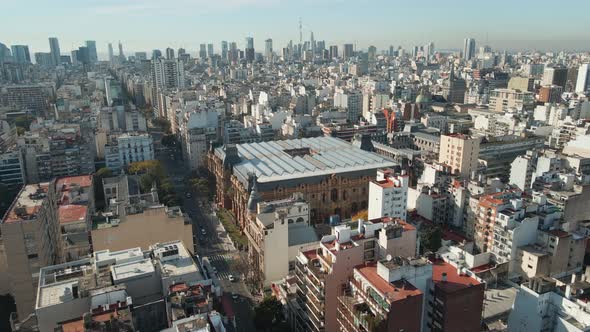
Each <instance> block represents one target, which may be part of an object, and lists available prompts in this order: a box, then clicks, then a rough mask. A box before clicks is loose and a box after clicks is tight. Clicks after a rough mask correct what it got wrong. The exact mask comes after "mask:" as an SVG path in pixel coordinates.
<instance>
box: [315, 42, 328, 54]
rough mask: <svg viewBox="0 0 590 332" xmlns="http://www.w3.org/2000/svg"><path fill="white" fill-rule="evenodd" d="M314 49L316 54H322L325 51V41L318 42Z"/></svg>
mask: <svg viewBox="0 0 590 332" xmlns="http://www.w3.org/2000/svg"><path fill="white" fill-rule="evenodd" d="M315 48H316V52H317V53H318V54H322V52H323V51H324V50H326V42H325V41H323V40H318V41H317V42H316V46H315Z"/></svg>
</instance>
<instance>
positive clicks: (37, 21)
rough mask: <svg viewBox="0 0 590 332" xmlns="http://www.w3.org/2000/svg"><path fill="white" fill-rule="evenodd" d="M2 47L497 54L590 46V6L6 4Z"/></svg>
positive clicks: (525, 2) (119, 0)
mask: <svg viewBox="0 0 590 332" xmlns="http://www.w3.org/2000/svg"><path fill="white" fill-rule="evenodd" d="M0 8H1V11H0V42H3V43H5V44H7V45H9V46H10V45H12V44H26V45H29V47H30V50H31V52H32V53H34V52H45V51H48V50H49V43H48V41H47V38H48V37H50V36H56V37H58V38H59V42H60V47H61V50H62V53H64V54H69V51H70V50H72V49H74V48H77V47H78V46H80V45H82V43H83V42H84V41H85V40H87V39H90V40H96V42H97V49H98V52H99V54H105V53H106V51H107V43H108V42H109V41H110V42H113V44H114V46H115V51H116V43H117V41H118V40H121V42H122V43H123V46H124V49H125V51H126V53H127V55H129V54H131V52H132V51H148V52H149V51H151V50H152V49H154V48H159V49H162V50H164V49H165V48H166V47H168V46H170V47H173V48H175V49H176V48H178V47H184V48H186V49H187V50H190V51H195V50H197V49H198V44H200V43H208V42H212V43H214V44H215V51H216V52H218V51H219V48H220V46H219V45H220V41H221V40H228V41H237V42H238V47H240V48H242V47H243V44H244V38H245V37H246V36H249V35H251V36H253V37H254V40H255V46H256V48H257V49H258V50H262V48H263V41H264V39H266V38H269V37H270V38H273V40H274V48H275V50H280V48H282V47H283V46H285V44H286V43H287V42H288V41H289V40H290V39H293V40H294V41H298V40H299V32H298V18H299V17H302V19H303V35H304V40H308V39H309V34H310V31H313V32H314V34H315V39H316V40H326V44H327V45H330V44H336V45H341V44H343V43H345V42H352V43H354V42H356V43H357V46H358V47H359V48H366V47H367V46H369V45H375V46H377V47H378V48H379V49H382V48H385V47H387V46H388V45H396V46H397V45H402V46H403V47H409V46H411V45H413V44H420V45H422V44H425V43H427V42H428V41H431V40H432V41H434V42H435V45H436V47H437V48H442V49H449V48H461V47H462V40H463V38H465V37H467V36H472V37H474V38H476V40H477V42H478V45H479V44H482V43H485V41H486V39H487V40H488V43H489V44H490V45H491V46H492V47H494V48H496V49H521V48H526V49H551V50H554V49H584V50H588V49H590V19H589V13H590V0H561V1H554V0H552V1H548V0H470V1H467V0H446V1H442V0H439V1H434V0H422V1H415V0H404V1H401V0H356V1H351V0H29V1H25V0H0Z"/></svg>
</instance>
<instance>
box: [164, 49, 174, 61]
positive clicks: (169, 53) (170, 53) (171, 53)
mask: <svg viewBox="0 0 590 332" xmlns="http://www.w3.org/2000/svg"><path fill="white" fill-rule="evenodd" d="M166 59H168V60H172V59H174V50H173V49H172V48H170V47H168V48H166Z"/></svg>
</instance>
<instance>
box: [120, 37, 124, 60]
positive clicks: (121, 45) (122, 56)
mask: <svg viewBox="0 0 590 332" xmlns="http://www.w3.org/2000/svg"><path fill="white" fill-rule="evenodd" d="M119 61H125V54H124V53H123V44H121V41H119Z"/></svg>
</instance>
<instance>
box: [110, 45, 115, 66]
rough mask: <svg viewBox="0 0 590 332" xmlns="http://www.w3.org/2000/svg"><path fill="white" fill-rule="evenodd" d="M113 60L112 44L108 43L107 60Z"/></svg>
mask: <svg viewBox="0 0 590 332" xmlns="http://www.w3.org/2000/svg"><path fill="white" fill-rule="evenodd" d="M113 60H115V53H113V44H111V43H109V62H113Z"/></svg>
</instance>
